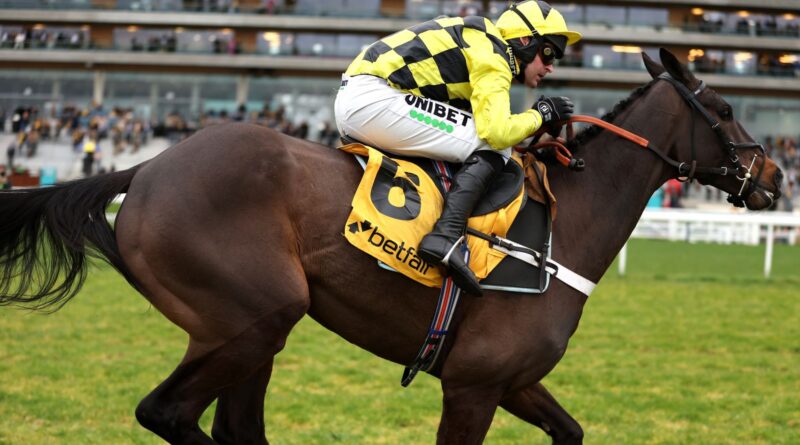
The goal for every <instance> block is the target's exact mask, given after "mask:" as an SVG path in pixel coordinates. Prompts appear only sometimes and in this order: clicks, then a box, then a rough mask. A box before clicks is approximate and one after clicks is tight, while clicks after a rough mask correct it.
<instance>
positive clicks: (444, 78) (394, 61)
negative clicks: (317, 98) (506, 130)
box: [345, 16, 515, 111]
mask: <svg viewBox="0 0 800 445" xmlns="http://www.w3.org/2000/svg"><path fill="white" fill-rule="evenodd" d="M513 63H514V59H513V57H511V53H510V48H509V46H508V45H507V44H506V42H505V41H504V40H503V37H502V36H501V34H500V31H498V30H497V28H496V27H495V26H494V24H493V23H492V22H491V21H489V19H486V18H484V17H477V16H470V17H464V18H461V17H447V18H438V19H434V20H430V21H427V22H423V23H420V24H418V25H415V26H412V27H410V28H408V29H404V30H402V31H399V32H397V33H394V34H392V35H390V36H388V37H385V38H383V39H381V40H379V41H377V42H375V43H374V44H372V45H370V46H369V47H368V48H366V49H365V50H364V51H362V52H361V54H359V56H358V57H356V59H355V60H354V61H353V63H351V64H350V67H349V68H348V69H347V72H346V73H345V74H347V75H349V76H355V75H359V74H370V75H373V76H377V77H381V78H383V79H386V80H387V81H388V82H389V85H391V86H392V87H394V88H396V89H398V90H403V91H407V92H409V93H411V94H414V95H415V96H421V97H427V98H430V99H434V100H438V101H441V102H447V103H449V104H450V105H453V106H455V107H457V108H460V109H462V110H465V111H472V109H473V104H472V103H470V100H471V99H472V98H473V96H475V95H476V94H475V93H478V94H477V96H482V94H480V93H481V91H478V92H476V91H474V90H475V89H481V90H486V91H485V93H489V92H490V91H491V92H492V93H497V92H498V90H499V91H503V92H505V94H508V90H509V86H510V84H511V78H512V71H515V68H514V67H513ZM484 95H485V94H484Z"/></svg>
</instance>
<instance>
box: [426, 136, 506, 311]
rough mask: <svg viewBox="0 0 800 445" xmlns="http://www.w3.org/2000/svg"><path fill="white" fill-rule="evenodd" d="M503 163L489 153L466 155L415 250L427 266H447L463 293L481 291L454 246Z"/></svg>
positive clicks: (457, 247) (459, 250) (499, 158)
mask: <svg viewBox="0 0 800 445" xmlns="http://www.w3.org/2000/svg"><path fill="white" fill-rule="evenodd" d="M504 164H505V159H504V158H503V157H502V155H500V154H499V153H495V152H492V151H479V152H476V153H474V154H472V155H470V157H469V158H467V160H466V161H465V162H464V166H463V167H461V170H459V171H458V173H456V175H455V177H454V178H453V182H452V185H451V187H450V191H449V192H448V193H447V196H446V197H445V200H444V209H443V210H442V216H441V217H439V220H438V221H436V225H434V226H433V230H432V231H431V233H429V234H427V235H425V237H424V238H422V242H421V243H420V244H419V248H418V249H417V251H418V252H419V256H420V258H422V259H423V260H425V261H426V262H427V263H429V264H436V265H444V266H447V268H448V269H449V271H450V274H451V275H452V277H453V281H454V282H455V283H456V285H457V286H458V287H459V288H461V290H463V291H464V292H467V293H470V294H474V295H481V294H482V293H483V292H482V291H481V287H480V285H479V284H478V279H477V278H475V274H473V273H472V271H471V270H470V269H469V265H468V264H466V262H465V261H464V255H462V253H461V248H460V247H459V246H457V245H456V244H457V243H458V242H459V240H461V241H463V242H466V241H464V240H462V236H463V235H464V230H465V228H466V225H467V219H468V218H469V217H470V216H471V215H472V210H473V209H474V208H475V206H476V205H477V204H478V201H480V199H481V197H482V196H483V194H484V192H485V191H486V189H487V188H488V186H489V184H490V183H491V182H492V179H494V177H495V175H496V174H497V173H499V172H500V171H501V170H502V169H503V165H504Z"/></svg>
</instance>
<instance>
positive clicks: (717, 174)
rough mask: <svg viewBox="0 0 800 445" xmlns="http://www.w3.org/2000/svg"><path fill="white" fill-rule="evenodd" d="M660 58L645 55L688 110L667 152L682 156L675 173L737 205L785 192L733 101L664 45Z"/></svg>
mask: <svg viewBox="0 0 800 445" xmlns="http://www.w3.org/2000/svg"><path fill="white" fill-rule="evenodd" d="M660 56H661V62H662V63H663V66H662V65H660V64H658V63H657V62H655V61H653V59H651V58H650V57H649V56H647V54H645V53H642V57H643V59H644V64H645V66H646V67H647V71H648V72H649V73H650V75H651V76H653V78H654V79H663V80H664V81H665V82H668V83H670V84H671V85H672V88H669V89H670V90H672V91H673V92H674V94H675V103H678V101H680V105H679V106H680V107H681V110H684V111H683V112H679V116H681V117H679V118H678V120H677V121H676V128H674V130H673V131H674V132H675V133H674V134H675V138H674V145H673V146H672V147H669V150H668V154H669V155H670V156H672V157H673V158H674V160H677V162H676V166H677V167H678V168H677V170H676V174H675V176H676V177H683V178H689V179H692V178H696V179H697V180H698V181H699V182H700V183H701V184H708V185H712V186H714V187H717V188H719V189H721V190H724V191H726V192H728V193H730V196H729V197H728V201H730V202H731V203H733V204H734V205H736V206H737V207H744V206H745V205H746V206H747V208H749V209H753V210H760V209H763V208H766V207H769V206H771V205H772V204H773V203H774V202H775V200H776V199H778V198H779V197H780V195H781V193H780V187H781V183H782V181H783V174H782V173H781V170H780V169H779V168H778V166H777V165H775V163H774V162H773V161H772V160H771V159H769V157H767V155H766V153H765V151H764V148H763V147H762V146H761V144H758V143H756V142H755V141H754V140H753V138H752V137H751V136H750V135H749V134H748V133H747V131H745V129H744V128H743V127H742V125H741V124H740V123H739V122H738V121H737V120H736V118H735V117H734V114H733V108H732V107H731V106H730V104H728V103H727V102H725V100H724V99H723V98H722V97H721V96H720V95H719V94H717V93H716V92H715V91H714V90H712V89H711V88H708V87H707V86H706V85H705V83H704V82H702V81H700V80H698V79H697V78H696V77H695V76H694V75H693V74H692V73H691V72H690V71H689V70H688V69H687V68H686V66H685V65H683V64H682V63H680V62H679V61H678V59H676V58H675V56H674V55H673V54H672V53H670V52H669V51H667V50H665V49H663V48H662V49H661V52H660ZM678 98H679V99H678ZM667 161H668V162H674V161H673V159H667Z"/></svg>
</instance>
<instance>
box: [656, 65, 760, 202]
mask: <svg viewBox="0 0 800 445" xmlns="http://www.w3.org/2000/svg"><path fill="white" fill-rule="evenodd" d="M658 79H662V80H665V81H667V82H669V83H670V84H671V85H672V86H673V87H675V89H676V90H677V91H678V93H679V94H680V95H681V96H682V97H683V99H684V100H686V102H688V103H689V106H690V107H691V108H692V112H693V113H694V112H695V111H697V112H699V113H700V115H701V116H702V117H703V119H705V121H706V122H707V123H708V125H710V126H711V129H712V130H714V133H715V134H716V135H717V138H718V139H719V141H720V142H721V143H722V149H723V150H724V151H725V152H726V154H727V155H728V160H729V161H730V162H731V163H732V164H733V168H729V167H726V166H722V167H698V166H697V149H696V147H695V142H694V119H692V127H691V133H692V134H691V138H690V139H691V153H692V159H691V161H690V162H688V163H686V162H679V161H676V160H674V159H672V158H670V157H669V156H667V155H666V154H664V153H663V152H662V151H660V150H657V149H656V148H655V147H653V146H652V145H651V144H648V146H647V148H648V149H650V150H651V151H653V152H654V153H655V154H656V155H658V156H659V157H660V158H661V159H663V160H664V161H665V162H667V163H668V164H670V165H672V166H673V167H676V168H677V169H678V180H680V181H683V182H686V181H691V180H693V179H694V178H695V175H697V174H704V175H719V176H733V175H735V176H736V179H738V180H739V181H740V182H741V183H742V186H741V188H739V193H738V194H736V195H734V194H730V195H728V202H730V203H731V204H733V205H734V206H736V207H744V205H745V204H744V202H745V201H746V200H747V198H748V197H749V196H750V195H751V194H752V193H753V192H755V191H756V190H757V189H758V188H763V187H761V186H760V185H759V183H758V181H759V179H761V174H762V173H763V172H764V166H765V165H766V164H767V157H766V150H764V146H763V145H761V144H758V143H756V142H743V143H736V142H733V140H732V139H731V137H730V135H728V133H727V132H726V131H725V129H724V128H722V125H720V123H719V121H717V120H716V119H714V117H713V116H711V114H709V112H708V110H706V108H705V107H704V106H703V105H702V104H700V101H699V100H697V96H699V95H700V94H701V93H702V92H703V91H704V90H705V88H706V84H705V82H703V81H701V82H700V85H699V86H698V87H697V89H696V90H694V91H690V90H689V88H687V87H686V86H685V85H684V84H683V83H681V82H679V81H677V80H675V79H674V78H673V77H672V76H670V75H669V73H663V74H661V75H660V76H658ZM747 148H757V149H758V150H759V151H761V157H762V159H763V161H762V162H761V166H760V167H759V169H758V172H757V173H756V176H755V179H753V174H752V170H753V167H754V166H755V163H756V158H758V157H759V155H757V154H756V155H753V161H752V162H751V163H750V165H749V166H745V165H742V162H741V160H740V159H739V155H738V153H737V150H741V149H747ZM766 196H768V197H769V198H770V199H772V197H771V196H770V194H769V193H767V194H766Z"/></svg>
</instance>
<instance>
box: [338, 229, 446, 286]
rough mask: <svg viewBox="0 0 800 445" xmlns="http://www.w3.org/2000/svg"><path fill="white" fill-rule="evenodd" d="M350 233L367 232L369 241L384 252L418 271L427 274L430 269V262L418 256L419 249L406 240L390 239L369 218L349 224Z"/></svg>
mask: <svg viewBox="0 0 800 445" xmlns="http://www.w3.org/2000/svg"><path fill="white" fill-rule="evenodd" d="M347 229H348V230H349V231H350V233H353V234H357V233H366V234H369V237H368V238H367V242H368V243H370V244H371V245H373V246H375V247H377V248H378V249H380V250H382V251H383V252H385V253H387V254H389V255H391V256H393V257H394V258H396V259H397V260H398V261H400V262H401V263H403V264H407V265H408V267H410V268H412V269H414V270H416V271H417V272H419V273H421V274H423V275H425V274H427V273H428V270H430V268H431V266H430V264H428V263H426V262H425V261H423V260H422V259H421V258H420V257H419V256H417V249H415V248H413V247H410V246H409V247H406V243H405V241H401V242H399V243H398V242H397V241H394V240H391V239H389V237H388V236H387V235H385V234H383V233H381V232H380V231H379V230H378V226H373V225H372V223H370V222H369V221H367V220H364V221H361V222H360V223H359V222H354V223H352V224H350V225H348V226H347Z"/></svg>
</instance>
